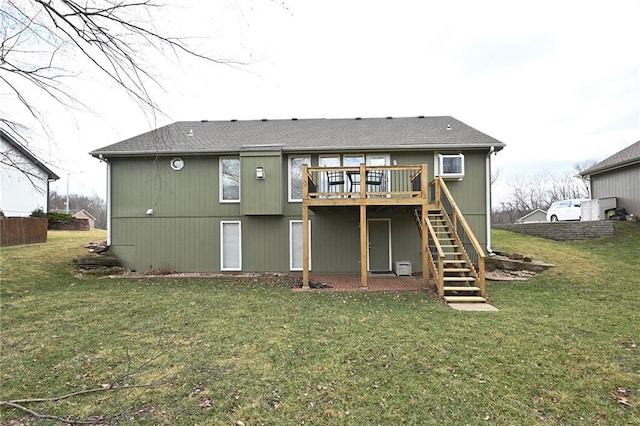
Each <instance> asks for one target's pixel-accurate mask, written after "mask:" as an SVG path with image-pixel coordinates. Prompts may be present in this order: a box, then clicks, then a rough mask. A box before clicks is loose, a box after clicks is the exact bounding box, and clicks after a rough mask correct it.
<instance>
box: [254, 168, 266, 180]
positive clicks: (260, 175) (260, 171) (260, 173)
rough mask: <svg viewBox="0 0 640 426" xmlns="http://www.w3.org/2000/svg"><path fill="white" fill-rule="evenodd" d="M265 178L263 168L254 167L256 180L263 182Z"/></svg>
mask: <svg viewBox="0 0 640 426" xmlns="http://www.w3.org/2000/svg"><path fill="white" fill-rule="evenodd" d="M264 178H265V173H264V167H262V166H258V167H256V179H259V180H263V179H264Z"/></svg>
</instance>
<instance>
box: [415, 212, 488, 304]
mask: <svg viewBox="0 0 640 426" xmlns="http://www.w3.org/2000/svg"><path fill="white" fill-rule="evenodd" d="M414 216H415V217H416V220H417V222H418V229H419V230H420V232H423V229H426V226H424V222H425V221H428V222H429V223H430V225H431V226H430V227H431V229H432V230H433V232H434V233H435V236H430V237H429V239H430V240H431V239H432V238H435V239H436V240H437V244H438V246H439V248H440V250H442V253H443V254H444V258H442V259H441V260H438V259H437V255H435V254H434V256H436V258H434V259H433V260H434V261H436V263H438V262H440V261H441V263H439V265H438V266H436V267H442V271H441V273H442V275H443V276H442V280H443V283H442V284H441V285H442V291H443V297H444V300H445V301H447V302H450V303H484V302H486V299H485V298H484V297H481V296H480V294H481V292H482V289H481V288H480V286H479V285H478V283H477V277H476V273H475V269H474V267H473V266H471V265H470V264H469V261H468V259H467V257H466V255H465V252H464V249H463V248H462V245H461V243H460V241H459V240H458V239H457V237H456V235H455V232H454V230H452V229H451V223H450V222H449V219H448V216H447V215H446V214H445V213H444V212H443V211H442V210H436V209H430V210H429V212H428V216H427V217H426V218H425V219H424V220H422V219H421V215H420V213H419V212H418V211H417V210H416V211H415V212H414ZM435 245H436V244H435V242H433V241H430V242H429V249H430V250H431V251H432V252H433V250H435Z"/></svg>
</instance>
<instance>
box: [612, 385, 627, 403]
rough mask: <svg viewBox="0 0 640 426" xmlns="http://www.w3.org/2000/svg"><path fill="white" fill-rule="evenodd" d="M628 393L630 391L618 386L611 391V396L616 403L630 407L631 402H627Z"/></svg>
mask: <svg viewBox="0 0 640 426" xmlns="http://www.w3.org/2000/svg"><path fill="white" fill-rule="evenodd" d="M630 394H631V392H630V391H629V390H628V389H625V388H622V387H619V388H617V389H616V391H615V392H613V393H611V396H612V397H613V400H614V401H615V402H617V403H618V404H622V405H626V406H627V407H631V404H629V398H628V397H629V395H630Z"/></svg>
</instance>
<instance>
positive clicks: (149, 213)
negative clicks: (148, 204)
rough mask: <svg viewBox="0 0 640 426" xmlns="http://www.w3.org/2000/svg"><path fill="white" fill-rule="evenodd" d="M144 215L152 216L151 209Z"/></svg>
mask: <svg viewBox="0 0 640 426" xmlns="http://www.w3.org/2000/svg"><path fill="white" fill-rule="evenodd" d="M145 213H146V214H147V216H153V209H147V211H146V212H145Z"/></svg>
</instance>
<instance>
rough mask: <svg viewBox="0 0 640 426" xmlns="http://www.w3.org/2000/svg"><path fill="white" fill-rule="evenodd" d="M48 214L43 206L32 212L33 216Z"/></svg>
mask: <svg viewBox="0 0 640 426" xmlns="http://www.w3.org/2000/svg"><path fill="white" fill-rule="evenodd" d="M46 216H47V214H46V213H45V212H44V210H42V209H41V208H37V209H35V210H34V211H32V212H31V217H46Z"/></svg>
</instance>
